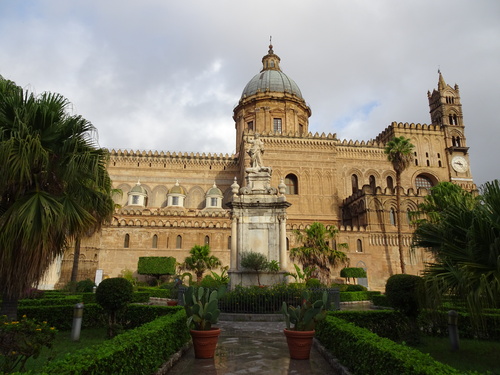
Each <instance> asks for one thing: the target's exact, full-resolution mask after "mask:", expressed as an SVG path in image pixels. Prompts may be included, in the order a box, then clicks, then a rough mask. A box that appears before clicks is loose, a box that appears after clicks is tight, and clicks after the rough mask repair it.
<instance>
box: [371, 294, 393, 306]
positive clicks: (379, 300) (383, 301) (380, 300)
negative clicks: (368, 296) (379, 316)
mask: <svg viewBox="0 0 500 375" xmlns="http://www.w3.org/2000/svg"><path fill="white" fill-rule="evenodd" d="M372 302H373V304H374V305H375V306H382V307H389V301H388V300H387V297H386V296H385V294H378V295H373V296H372Z"/></svg>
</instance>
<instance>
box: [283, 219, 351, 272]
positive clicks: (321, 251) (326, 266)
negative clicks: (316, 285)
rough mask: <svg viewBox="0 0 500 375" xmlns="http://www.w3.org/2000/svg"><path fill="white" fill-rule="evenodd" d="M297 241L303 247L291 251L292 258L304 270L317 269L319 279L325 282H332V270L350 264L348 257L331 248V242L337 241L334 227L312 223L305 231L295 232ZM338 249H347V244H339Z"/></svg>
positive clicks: (336, 231) (336, 232)
mask: <svg viewBox="0 0 500 375" xmlns="http://www.w3.org/2000/svg"><path fill="white" fill-rule="evenodd" d="M294 233H295V236H296V238H297V241H298V242H300V243H302V244H303V245H302V246H300V247H295V248H293V249H291V250H290V257H291V258H292V259H294V260H297V261H299V262H300V263H301V264H302V268H303V269H304V270H306V269H309V270H312V269H315V270H316V272H317V274H316V275H315V276H316V277H317V278H319V279H321V280H323V281H326V282H327V281H329V280H330V273H331V268H335V267H337V266H338V265H340V264H348V263H349V258H348V257H347V255H346V254H345V253H344V252H342V251H340V250H337V249H335V248H332V247H331V246H330V242H329V241H332V243H333V241H334V240H335V238H336V236H337V234H338V230H337V228H335V227H334V226H326V227H325V226H324V225H323V224H321V223H317V222H315V223H312V224H311V225H310V226H309V227H308V228H306V229H304V231H300V230H295V231H294ZM337 247H338V248H344V249H347V244H346V243H341V244H337Z"/></svg>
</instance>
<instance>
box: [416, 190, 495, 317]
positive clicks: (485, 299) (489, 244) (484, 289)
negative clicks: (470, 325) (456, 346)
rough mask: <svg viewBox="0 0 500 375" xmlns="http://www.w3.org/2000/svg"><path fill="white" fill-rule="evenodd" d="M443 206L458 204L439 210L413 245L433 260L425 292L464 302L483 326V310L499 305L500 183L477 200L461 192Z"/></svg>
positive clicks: (437, 298)
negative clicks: (481, 320) (423, 250)
mask: <svg viewBox="0 0 500 375" xmlns="http://www.w3.org/2000/svg"><path fill="white" fill-rule="evenodd" d="M442 201H444V202H451V201H453V204H445V205H444V204H443V205H440V207H439V215H438V216H435V218H434V220H422V221H420V222H419V223H418V225H417V228H416V230H415V233H414V241H413V242H414V245H415V246H419V247H424V248H426V249H427V250H428V251H430V252H431V253H432V255H433V257H434V261H433V262H432V263H430V264H428V265H427V266H426V269H425V271H424V278H425V282H426V291H427V294H428V296H429V297H430V298H429V300H430V301H436V302H437V303H439V301H441V297H442V296H453V297H455V298H457V299H460V300H465V301H464V302H465V304H466V306H467V308H468V310H469V312H470V313H471V314H472V315H473V316H474V317H475V318H476V322H479V321H480V312H481V311H482V309H483V308H485V307H491V308H495V307H498V305H499V303H500V262H499V259H500V183H499V181H498V180H495V181H492V182H488V183H486V184H485V185H484V186H483V187H482V194H481V195H480V196H479V197H477V198H474V197H473V196H472V195H471V194H468V193H464V192H461V191H458V192H456V193H455V194H454V195H453V196H449V197H447V198H445V199H444V200H442ZM430 207H431V208H435V207H436V206H434V207H433V206H430ZM432 212H436V211H432Z"/></svg>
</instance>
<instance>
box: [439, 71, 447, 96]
mask: <svg viewBox="0 0 500 375" xmlns="http://www.w3.org/2000/svg"><path fill="white" fill-rule="evenodd" d="M438 74H439V81H438V90H440V91H441V90H444V89H445V88H446V82H445V81H444V78H443V75H442V74H441V69H438Z"/></svg>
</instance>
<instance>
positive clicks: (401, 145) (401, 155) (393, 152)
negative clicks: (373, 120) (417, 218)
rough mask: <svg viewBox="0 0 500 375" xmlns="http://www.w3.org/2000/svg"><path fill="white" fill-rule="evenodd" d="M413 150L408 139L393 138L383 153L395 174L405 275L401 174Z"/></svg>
mask: <svg viewBox="0 0 500 375" xmlns="http://www.w3.org/2000/svg"><path fill="white" fill-rule="evenodd" d="M414 148H415V146H414V145H413V144H412V143H411V142H410V140H409V139H408V138H405V137H403V136H401V137H394V138H393V139H392V140H390V141H389V142H387V144H386V146H385V149H384V152H385V153H386V154H387V159H388V160H389V161H390V162H391V163H392V167H393V168H394V172H396V209H397V215H396V225H397V229H398V249H399V261H400V263H401V273H406V269H405V262H404V253H403V235H402V233H401V174H402V173H403V171H404V170H405V169H406V168H408V167H409V166H410V163H411V162H412V161H413V149H414Z"/></svg>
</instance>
